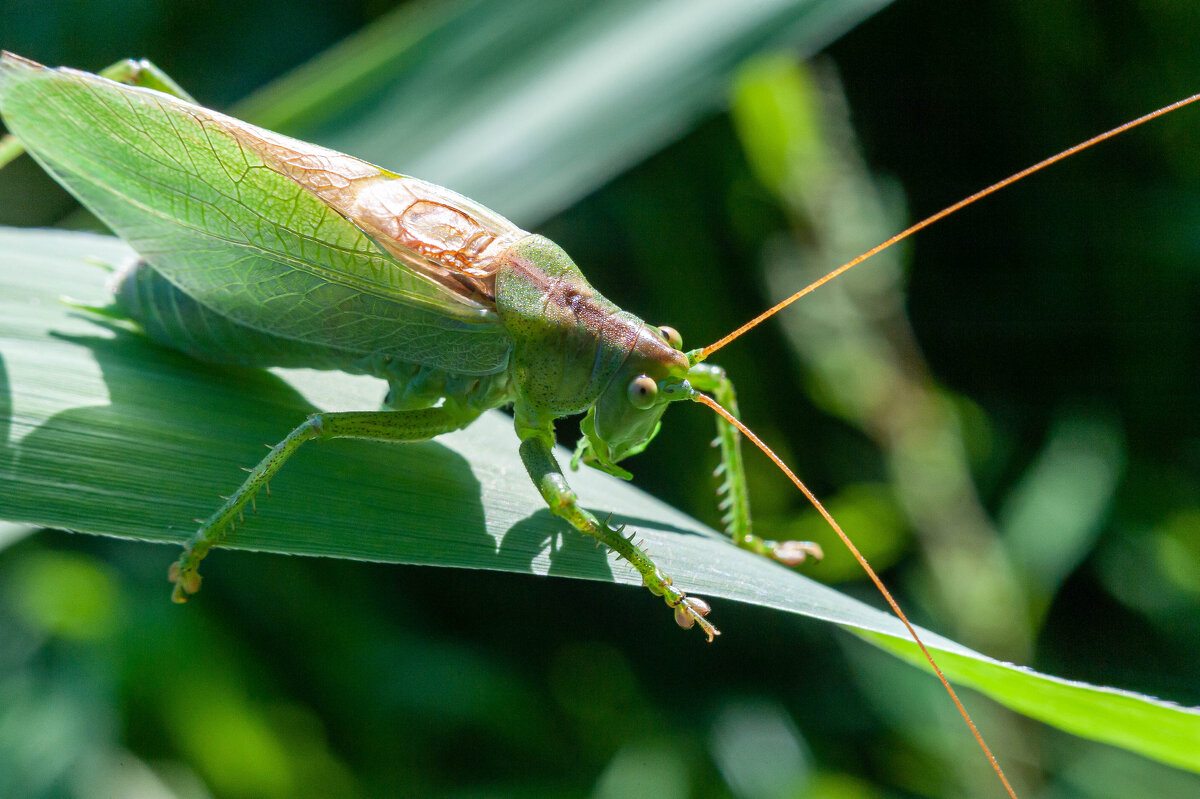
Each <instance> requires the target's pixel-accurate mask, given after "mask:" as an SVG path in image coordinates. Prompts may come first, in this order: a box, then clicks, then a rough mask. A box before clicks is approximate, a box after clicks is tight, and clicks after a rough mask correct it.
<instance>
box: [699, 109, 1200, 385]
mask: <svg viewBox="0 0 1200 799" xmlns="http://www.w3.org/2000/svg"><path fill="white" fill-rule="evenodd" d="M1197 100H1200V94H1193V95H1192V96H1191V97H1187V98H1185V99H1183V100H1179V101H1178V102H1174V103H1171V104H1170V105H1167V106H1163V107H1162V108H1160V109H1158V110H1157V111H1151V112H1150V113H1149V114H1146V115H1145V116H1141V117H1138V118H1137V119H1134V120H1132V121H1130V122H1126V123H1125V124H1124V125H1118V126H1117V127H1115V128H1113V129H1112V130H1109V131H1105V132H1104V133H1101V134H1100V135H1098V136H1093V137H1092V138H1090V139H1088V140H1087V141H1085V142H1081V143H1079V144H1076V145H1075V146H1074V147H1068V148H1067V149H1065V150H1063V151H1062V152H1061V153H1059V154H1058V155H1052V156H1050V157H1049V158H1047V159H1046V160H1044V161H1039V162H1037V163H1036V164H1034V165H1033V166H1031V167H1028V168H1026V169H1022V170H1021V171H1020V172H1018V173H1016V174H1015V175H1010V176H1008V177H1006V178H1005V179H1004V180H1001V181H999V182H998V183H993V184H992V185H990V186H988V187H987V188H986V189H983V190H981V191H977V192H975V193H974V194H972V195H971V196H970V197H967V198H965V199H962V200H959V201H958V202H956V203H955V204H954V205H951V206H948V207H946V208H943V209H942V210H940V211H938V212H937V213H936V214H933V215H932V216H929V217H926V218H925V219H922V220H921V221H920V222H918V223H916V224H915V225H913V226H912V227H909V228H907V229H905V230H902V231H901V232H899V233H897V234H896V235H895V236H892V237H891V238H890V239H888V240H887V241H885V242H882V243H880V244H877V245H875V246H874V247H872V248H871V249H869V250H867V251H866V252H864V253H863V254H862V255H860V256H858V257H857V258H855V259H853V260H851V261H847V262H846V263H844V264H842V265H841V266H839V267H838V268H837V269H834V270H833V271H832V272H830V273H829V274H827V275H825V276H824V277H822V278H820V279H819V280H816V281H814V282H812V283H810V284H808V285H807V286H805V287H804V288H802V289H800V290H799V291H797V292H796V293H795V294H793V295H792V296H790V297H788V298H787V299H785V300H783V301H782V302H780V303H778V304H776V305H774V306H772V307H770V308H768V309H767V310H765V311H763V312H762V313H760V314H759V315H758V316H756V317H754V318H753V319H751V320H750V321H749V322H747V323H746V324H744V325H742V326H741V327H739V328H738V329H737V330H735V331H733V332H732V333H730V334H729V335H727V336H725V337H724V338H722V339H720V340H718V341H716V342H714V343H712V344H709V345H708V346H707V347H705V348H704V349H702V350H699V351H698V352H696V353H695V355H693V357H692V363H693V364H695V363H699V362H700V361H703V360H705V359H706V358H708V356H710V355H712V354H713V353H714V352H716V351H717V350H719V349H721V348H722V347H724V346H725V345H726V344H728V343H729V342H731V341H733V340H734V339H735V338H737V337H739V336H741V335H742V334H743V333H746V332H748V331H750V330H753V329H754V328H756V327H758V326H759V325H760V324H762V323H763V322H765V321H766V320H768V319H770V318H771V317H772V316H774V315H775V314H777V313H779V312H780V311H782V310H783V309H784V308H786V307H788V306H789V305H791V304H792V303H793V302H795V301H796V300H798V299H800V298H801V297H803V296H804V295H805V294H809V293H811V292H813V291H815V290H816V289H818V288H820V287H821V286H823V285H825V284H826V283H828V282H829V281H831V280H833V279H834V278H835V277H837V276H838V275H840V274H842V273H843V272H845V271H847V270H849V269H850V268H852V267H855V266H858V265H859V264H861V263H862V262H863V261H865V260H867V259H868V258H870V257H871V256H872V255H875V254H876V253H880V252H883V251H884V250H886V249H887V248H888V247H891V246H892V245H893V244H895V243H896V242H898V241H903V240H904V239H906V238H908V237H909V236H911V235H912V234H914V233H916V232H917V231H918V230H922V229H924V228H927V227H929V226H930V225H932V224H933V223H934V222H937V221H938V220H940V219H945V218H946V217H948V216H950V214H952V213H954V212H955V211H960V210H962V209H963V208H966V207H967V206H968V205H971V204H972V203H974V202H977V201H978V200H982V199H983V198H984V197H986V196H988V195H989V194H993V193H995V192H997V191H1000V189H1003V188H1004V187H1005V186H1011V185H1012V184H1014V183H1016V182H1017V181H1018V180H1021V179H1022V178H1027V177H1029V176H1030V175H1032V174H1033V173H1034V172H1039V171H1041V170H1043V169H1045V168H1046V167H1048V166H1050V165H1051V164H1055V163H1057V162H1059V161H1061V160H1063V159H1064V158H1067V157H1069V156H1072V155H1075V153H1078V152H1081V151H1083V150H1086V149H1087V148H1089V147H1091V146H1093V145H1096V144H1099V143H1100V142H1102V141H1104V140H1105V139H1111V138H1112V137H1113V136H1116V135H1117V134H1119V133H1124V132H1125V131H1127V130H1129V129H1130V128H1136V127H1137V126H1138V125H1141V124H1142V123H1145V122H1149V121H1150V120H1152V119H1155V118H1157V117H1160V116H1162V115H1163V114H1169V113H1171V112H1172V111H1175V110H1177V109H1180V108H1183V107H1184V106H1185V105H1189V104H1191V103H1194V102H1196V101H1197ZM689 355H692V353H689Z"/></svg>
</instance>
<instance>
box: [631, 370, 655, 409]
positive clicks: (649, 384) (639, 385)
mask: <svg viewBox="0 0 1200 799" xmlns="http://www.w3.org/2000/svg"><path fill="white" fill-rule="evenodd" d="M657 395H658V383H655V382H654V378H652V377H648V376H646V375H638V376H637V377H635V378H633V379H632V380H630V381H629V403H630V404H631V405H633V407H635V408H637V409H638V410H642V411H644V410H646V409H647V408H649V407H650V406H651V405H653V404H654V398H655V397H656V396H657Z"/></svg>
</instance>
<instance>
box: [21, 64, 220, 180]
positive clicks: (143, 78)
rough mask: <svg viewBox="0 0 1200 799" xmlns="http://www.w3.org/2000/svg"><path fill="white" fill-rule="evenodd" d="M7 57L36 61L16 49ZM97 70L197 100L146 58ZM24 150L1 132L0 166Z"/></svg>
mask: <svg viewBox="0 0 1200 799" xmlns="http://www.w3.org/2000/svg"><path fill="white" fill-rule="evenodd" d="M5 57H6V58H13V59H18V60H20V61H25V62H28V63H33V62H30V61H28V59H25V58H21V56H19V55H14V54H13V53H5ZM97 74H98V75H100V77H102V78H108V79H109V80H115V81H116V82H117V83H124V84H126V85H127V86H142V87H144V88H146V89H154V90H156V91H160V92H164V93H166V94H169V95H171V96H173V97H178V98H179V99H180V100H186V101H187V102H189V103H194V102H196V101H195V100H194V99H193V98H192V96H191V95H190V94H188V93H187V92H186V91H184V90H183V87H181V86H180V85H179V84H178V83H176V82H175V81H174V80H172V79H171V76H170V75H168V74H167V73H165V72H163V71H162V70H161V69H159V68H158V67H157V66H155V65H154V64H153V63H152V62H150V61H147V60H146V59H144V58H140V59H138V58H125V59H122V60H120V61H118V62H117V63H115V64H112V65H110V66H107V67H105V68H104V69H102V70H100V71H99V72H98V73H97ZM23 152H25V148H24V146H22V144H21V142H20V141H18V140H17V137H16V136H13V135H12V134H5V135H4V136H0V168H3V167H4V166H5V165H6V164H7V163H8V162H10V161H12V160H13V159H14V158H16V157H17V156H18V155H20V154H21V153H23Z"/></svg>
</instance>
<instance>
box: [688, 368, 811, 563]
mask: <svg viewBox="0 0 1200 799" xmlns="http://www.w3.org/2000/svg"><path fill="white" fill-rule="evenodd" d="M688 382H689V383H691V384H692V386H693V387H694V388H696V389H699V390H700V391H707V392H709V393H711V394H712V395H713V397H714V398H715V399H716V401H717V402H718V403H720V404H721V405H722V406H723V407H724V408H725V409H726V410H728V411H729V412H730V413H731V414H733V415H734V416H736V417H738V418H741V417H740V415H739V414H738V407H737V392H735V391H734V388H733V381H732V380H730V379H729V376H728V375H727V374H726V373H725V370H724V369H722V368H721V367H720V366H715V365H712V364H707V363H701V364H696V365H695V366H693V367H692V368H691V369H690V370H688ZM714 443H715V444H716V446H717V447H718V448H719V449H720V451H721V465H720V466H718V467H717V476H718V477H719V478H720V479H721V483H720V485H719V486H718V488H717V495H718V496H719V497H720V509H721V511H722V517H721V518H722V521H723V522H724V523H725V532H727V533H729V535H730V537H731V538H732V539H733V542H734V543H735V544H737V545H738V546H739V547H741V548H742V549H748V550H750V551H751V552H757V553H758V554H759V555H765V556H766V557H768V558H770V559H771V560H776V561H779V562H780V563H782V564H784V565H786V566H798V565H800V564H801V563H803V562H804V561H805V560H807V559H808V558H810V557H812V558H816V559H818V560H819V559H820V558H821V557H822V556H823V553H822V551H821V546H820V545H819V544H817V543H814V542H812V541H770V540H768V539H765V538H761V537H759V536H757V535H755V534H754V531H753V527H752V523H751V519H750V492H749V490H748V488H747V486H746V470H745V466H744V465H743V461H742V436H741V434H740V433H738V431H737V430H736V429H735V428H734V426H733V425H731V424H730V423H729V422H727V421H726V420H724V419H722V418H721V417H720V416H717V438H716V441H715V442H714Z"/></svg>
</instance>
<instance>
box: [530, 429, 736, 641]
mask: <svg viewBox="0 0 1200 799" xmlns="http://www.w3.org/2000/svg"><path fill="white" fill-rule="evenodd" d="M553 440H554V439H553V429H552V428H548V429H536V430H531V431H528V432H526V433H525V434H523V440H522V441H521V449H520V453H521V461H522V462H523V463H524V464H525V470H526V471H528V472H529V477H530V478H531V479H532V480H533V484H534V485H535V486H537V489H538V491H539V492H540V493H541V495H542V498H543V499H544V500H546V504H547V505H548V506H549V507H550V512H551V513H553V514H554V515H555V516H558V517H559V518H562V519H565V520H566V521H567V522H568V523H569V524H570V525H571V526H572V527H574V528H575V529H576V530H578V531H579V532H581V533H583V534H584V535H589V536H591V537H592V538H595V539H596V540H597V541H599V542H600V543H602V544H604V545H605V546H607V547H608V548H609V549H611V550H613V551H614V552H616V553H617V554H618V555H620V556H621V557H622V558H624V559H625V560H627V561H628V562H629V564H630V565H631V566H633V568H635V569H637V571H638V574H640V575H642V583H643V584H644V585H645V586H646V587H647V588H649V589H650V593H652V594H654V595H655V596H660V597H662V598H663V601H665V602H666V603H667V605H668V606H669V607H671V608H673V609H674V611H675V621H676V622H677V623H678V624H679V626H680V627H685V628H687V627H691V626H692V625H694V624H699V625H700V628H701V629H702V630H703V631H704V634H705V635H707V636H708V640H709V641H712V639H713V636H716V635H720V634H721V633H720V631H719V630H717V628H716V627H714V626H713V625H712V623H711V622H709V621H708V620H706V619H705V618H704V616H705V615H707V613H708V610H709V608H708V603H707V602H705V601H704V600H702V599H699V598H698V597H691V596H688V595H687V594H685V593H684V592H683V591H681V590H679V589H678V588H676V587H675V586H674V585H672V584H671V578H670V577H668V576H667V575H666V574H665V573H663V571H662V569H660V568H658V566H656V565H654V561H653V560H651V559H650V556H649V555H648V554H647V553H646V551H645V550H643V549H642V548H641V547H640V546H638V545H637V544H636V543H634V540H633V533H630V534H629V536H628V537H626V536H624V535H622V533H623V531H624V526H623V525H622V526H621V527H618V528H615V529H614V528H612V527H609V526H608V524H605V523H601V522H600V521H599V520H598V519H597V518H596V517H595V516H593V515H592V514H590V513H588V512H587V511H586V510H584V509H583V508H581V507H579V503H578V500H577V498H576V496H575V492H574V491H573V490H572V489H571V486H570V485H569V484H568V483H567V478H566V477H565V476H564V475H563V473H562V468H561V467H560V466H559V465H558V461H557V460H555V458H554V452H553V449H552V448H553Z"/></svg>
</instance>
